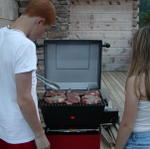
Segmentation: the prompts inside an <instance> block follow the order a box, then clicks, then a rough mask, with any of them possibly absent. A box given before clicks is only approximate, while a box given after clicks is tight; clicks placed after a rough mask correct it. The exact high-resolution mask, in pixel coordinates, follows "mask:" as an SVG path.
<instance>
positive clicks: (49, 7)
mask: <svg viewBox="0 0 150 149" xmlns="http://www.w3.org/2000/svg"><path fill="white" fill-rule="evenodd" d="M23 14H24V15H28V16H30V17H41V18H44V19H45V24H47V25H52V24H54V23H55V19H56V10H55V7H54V5H53V4H52V3H51V2H50V1H49V0H30V2H29V4H28V5H27V7H26V8H25V11H24V13H23Z"/></svg>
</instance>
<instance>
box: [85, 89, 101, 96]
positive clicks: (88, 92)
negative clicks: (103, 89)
mask: <svg viewBox="0 0 150 149" xmlns="http://www.w3.org/2000/svg"><path fill="white" fill-rule="evenodd" d="M85 95H93V96H100V92H99V91H98V90H88V91H86V92H85Z"/></svg>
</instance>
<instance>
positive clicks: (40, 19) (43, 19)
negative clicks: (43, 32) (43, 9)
mask: <svg viewBox="0 0 150 149" xmlns="http://www.w3.org/2000/svg"><path fill="white" fill-rule="evenodd" d="M35 23H36V24H45V18H41V17H38V18H37V19H36V21H35Z"/></svg>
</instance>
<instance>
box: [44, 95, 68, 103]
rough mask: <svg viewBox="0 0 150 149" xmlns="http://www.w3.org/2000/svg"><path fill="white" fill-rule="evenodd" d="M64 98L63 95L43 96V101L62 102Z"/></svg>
mask: <svg viewBox="0 0 150 149" xmlns="http://www.w3.org/2000/svg"><path fill="white" fill-rule="evenodd" d="M65 99H66V97H65V96H53V97H44V101H46V102H47V103H64V102H65Z"/></svg>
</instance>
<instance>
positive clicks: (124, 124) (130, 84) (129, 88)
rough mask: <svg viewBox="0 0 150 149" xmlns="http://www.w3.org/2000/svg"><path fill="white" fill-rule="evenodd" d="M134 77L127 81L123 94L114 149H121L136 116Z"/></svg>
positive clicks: (136, 104)
mask: <svg viewBox="0 0 150 149" xmlns="http://www.w3.org/2000/svg"><path fill="white" fill-rule="evenodd" d="M134 80H135V77H131V78H129V79H128V80H127V84H126V93H125V106H124V113H123V117H122V121H121V124H120V127H119V131H118V136H117V141H116V146H115V149H123V147H124V145H125V144H126V143H127V140H128V138H129V136H130V134H131V132H132V131H133V127H134V122H135V119H136V114H137V106H138V98H137V96H136V95H135V89H134Z"/></svg>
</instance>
